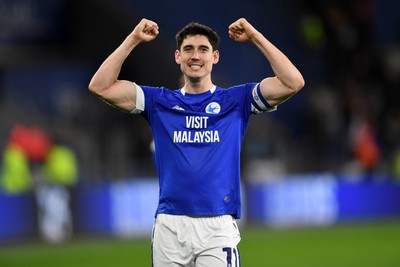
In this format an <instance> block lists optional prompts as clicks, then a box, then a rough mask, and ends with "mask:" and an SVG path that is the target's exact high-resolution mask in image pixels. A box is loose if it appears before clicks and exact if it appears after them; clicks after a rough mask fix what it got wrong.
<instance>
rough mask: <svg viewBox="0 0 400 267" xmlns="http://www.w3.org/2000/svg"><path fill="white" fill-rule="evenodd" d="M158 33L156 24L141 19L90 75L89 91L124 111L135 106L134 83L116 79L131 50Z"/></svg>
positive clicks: (129, 110)
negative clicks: (92, 74)
mask: <svg viewBox="0 0 400 267" xmlns="http://www.w3.org/2000/svg"><path fill="white" fill-rule="evenodd" d="M157 35H158V25H157V24H156V23H155V22H153V21H151V20H148V19H142V20H141V21H140V22H139V24H138V25H137V26H136V27H135V29H134V30H133V31H132V32H131V33H130V34H129V35H128V36H127V37H126V38H125V40H124V41H123V42H122V44H121V45H120V46H119V47H118V48H117V49H116V50H115V51H114V52H113V53H112V54H111V55H110V56H108V58H107V59H106V60H105V61H104V62H103V63H102V64H101V66H100V67H99V69H98V70H97V72H96V73H95V74H94V76H93V77H92V80H91V81H90V84H89V91H90V92H92V93H93V94H94V95H96V96H97V97H99V98H101V99H102V100H104V101H106V102H107V103H109V104H111V105H112V106H114V107H116V108H118V109H120V110H122V111H126V112H131V111H133V110H134V109H135V108H136V87H135V85H134V83H132V82H130V81H126V80H118V76H119V73H120V71H121V67H122V64H123V63H124V61H125V60H126V58H127V57H128V55H129V54H130V53H131V52H132V50H133V49H134V48H135V47H136V46H137V45H139V44H140V43H142V42H149V41H152V40H153V39H154V38H156V37H157Z"/></svg>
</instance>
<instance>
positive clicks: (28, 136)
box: [0, 0, 400, 267]
mask: <svg viewBox="0 0 400 267" xmlns="http://www.w3.org/2000/svg"><path fill="white" fill-rule="evenodd" d="M399 10H400V2H399V1H397V0H382V1H378V0H350V1H329V0H326V1H323V0H298V1H289V0H279V1H278V0H271V1H265V0H248V1H239V0H229V1H228V0H221V1H207V0H205V1H201V2H196V3H194V2H193V3H192V2H183V1H177V0H170V1H158V0H157V1H156V0H148V1H136V0H130V1H127V0H115V1H106V0H97V1H96V0H85V1H78V0H69V1H68V0H52V1H50V0H35V1H34V0H0V148H1V154H0V155H1V164H0V175H1V176H0V266H5V267H6V266H7V267H8V266H28V265H29V263H30V265H29V266H53V265H54V262H57V266H80V265H79V264H78V263H77V262H79V263H81V264H82V266H86V267H88V266H95V265H96V266H128V265H129V266H132V264H133V266H149V264H150V258H149V253H150V243H149V237H150V232H151V226H152V220H153V215H154V212H155V206H156V204H157V194H158V187H157V179H156V173H155V170H154V167H153V162H152V152H151V142H152V139H151V134H150V130H149V129H148V127H147V125H146V122H145V121H144V120H143V119H142V118H140V117H135V118H131V117H130V116H129V115H127V114H123V113H121V112H119V111H117V110H114V109H112V108H110V107H108V106H107V105H104V103H102V102H101V101H99V100H98V99H96V98H95V97H93V96H92V95H90V93H89V92H88V90H87V85H88V83H89V81H90V78H91V76H92V75H93V73H94V72H95V71H96V69H97V67H98V66H99V64H101V62H102V61H103V60H104V59H105V58H106V57H107V56H108V55H109V54H110V53H111V52H112V51H113V50H114V49H115V48H116V47H117V46H118V45H119V44H120V43H121V42H122V40H123V39H124V38H125V36H126V35H127V34H129V32H130V31H131V30H132V29H133V27H134V26H135V25H136V24H137V23H138V22H139V20H140V19H141V18H142V17H146V18H149V19H152V20H154V21H156V22H157V23H158V24H159V26H160V35H159V37H158V38H157V39H156V40H155V41H153V42H151V43H147V44H146V45H142V46H139V47H138V48H137V51H136V50H135V52H134V53H133V55H131V56H130V57H129V58H128V60H127V61H126V64H125V65H124V68H123V71H122V73H121V78H123V79H129V80H133V81H136V82H137V83H139V84H148V85H154V86H161V85H164V86H167V87H170V88H178V87H179V82H180V81H179V79H180V72H179V68H178V67H177V65H176V64H175V62H174V60H173V53H174V50H175V39H174V36H175V33H176V32H177V31H178V30H179V29H180V28H182V27H183V26H184V25H186V24H187V23H188V22H189V21H198V22H200V23H204V24H207V25H210V26H211V27H212V28H214V29H215V30H217V32H218V33H219V34H220V36H221V41H222V42H221V46H220V51H221V60H220V62H219V63H218V65H216V66H215V69H214V76H213V78H214V80H215V82H216V83H217V84H218V85H220V86H230V85H233V84H238V83H243V82H247V81H259V80H260V79H261V78H263V77H265V76H266V75H272V72H271V70H270V68H269V66H268V64H267V63H266V62H265V60H264V59H263V57H262V56H261V55H260V54H259V52H258V51H257V50H256V49H255V48H254V47H252V46H251V45H249V44H237V43H235V42H232V41H231V40H229V38H228V37H227V27H228V25H229V24H230V23H232V22H233V21H234V20H236V19H237V18H239V17H246V18H247V19H248V20H249V21H250V22H251V23H253V24H254V26H255V27H256V28H257V29H259V30H260V31H261V32H263V33H264V34H265V35H266V37H267V38H269V39H270V40H271V41H272V42H273V43H275V44H276V45H277V46H278V47H279V48H280V49H281V50H282V51H283V52H285V53H286V54H287V55H288V57H289V58H290V59H291V60H292V61H293V62H294V63H295V65H296V66H298V67H299V69H300V70H301V72H302V73H303V75H304V77H305V80H306V86H305V88H304V89H303V90H302V91H301V92H300V93H299V94H298V95H296V96H295V97H294V98H293V99H290V100H289V101H287V102H286V103H284V104H283V105H281V106H280V107H279V109H278V111H277V112H274V113H270V114H263V115H259V116H255V117H253V118H252V120H251V123H250V126H249V129H248V132H247V136H246V139H245V141H244V145H243V151H242V157H243V166H242V170H243V175H242V177H243V188H244V190H243V199H244V204H245V205H244V218H243V219H242V220H241V222H240V223H241V224H242V227H243V232H244V234H243V236H244V239H243V242H242V244H243V245H242V256H243V264H246V266H283V267H290V266H296V267H300V266H321V265H324V266H386V267H387V266H399V264H400V253H399V250H398V248H399V245H400V219H399V218H400V141H399V140H400V139H399V137H400V105H399V104H398V102H399V101H398V99H399V96H400V13H399ZM249 66H251V67H249ZM54 244H58V246H54ZM396 246H397V251H396ZM82 250H83V251H87V252H88V253H87V254H85V255H82V252H81V251H82ZM107 251H108V252H107ZM328 251H329V253H328ZM99 255H103V256H102V257H100V256H99ZM260 255H262V256H263V257H264V256H265V257H266V259H265V260H264V259H263V257H261V256H260ZM139 258H141V259H144V260H143V263H142V262H141V260H139ZM67 259H76V261H73V260H72V261H69V260H67ZM60 260H61V263H60V262H59V261H60ZM363 260H364V261H363ZM130 263H132V264H130ZM135 263H136V265H135ZM35 264H36V265H35Z"/></svg>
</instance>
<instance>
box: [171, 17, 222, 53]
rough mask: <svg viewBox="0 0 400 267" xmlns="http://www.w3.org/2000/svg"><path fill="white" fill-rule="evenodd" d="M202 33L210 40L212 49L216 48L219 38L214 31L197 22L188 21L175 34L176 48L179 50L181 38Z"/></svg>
mask: <svg viewBox="0 0 400 267" xmlns="http://www.w3.org/2000/svg"><path fill="white" fill-rule="evenodd" d="M195 35H204V36H205V37H207V39H208V41H209V42H210V44H211V46H212V48H213V50H217V49H218V46H219V42H220V38H219V36H218V34H217V32H216V31H214V30H213V29H211V28H210V27H208V26H205V25H203V24H200V23H198V22H190V23H189V24H187V25H186V26H185V27H183V28H182V30H180V31H179V32H178V33H177V34H176V36H175V39H176V48H177V49H178V50H180V48H181V45H182V43H183V40H185V38H186V37H188V36H195Z"/></svg>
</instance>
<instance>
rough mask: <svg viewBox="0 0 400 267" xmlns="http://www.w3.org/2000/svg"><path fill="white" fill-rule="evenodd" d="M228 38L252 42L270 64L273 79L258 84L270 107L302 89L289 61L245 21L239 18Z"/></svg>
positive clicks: (294, 69) (230, 27)
mask: <svg viewBox="0 0 400 267" xmlns="http://www.w3.org/2000/svg"><path fill="white" fill-rule="evenodd" d="M228 33H229V37H230V38H232V39H233V40H235V41H237V42H247V41H250V42H252V43H253V44H254V45H255V46H256V47H257V48H258V49H259V50H260V51H261V53H262V54H263V55H264V56H265V57H266V59H267V60H268V62H269V63H270V65H271V67H272V70H273V71H274V73H275V75H276V76H275V77H267V78H265V79H263V80H262V81H261V83H260V90H261V94H262V95H263V97H264V98H265V100H267V102H268V104H270V105H271V106H276V105H278V104H280V103H282V102H283V101H285V100H287V99H288V98H289V97H291V96H292V95H294V94H295V93H297V92H298V91H299V90H300V89H301V88H303V87H304V79H303V76H302V75H301V73H300V72H299V70H298V69H297V68H296V67H295V66H294V65H293V64H292V62H290V60H289V59H288V58H287V57H286V56H285V55H284V54H283V53H282V52H281V51H280V50H279V49H278V48H276V47H275V46H274V45H273V44H272V43H271V42H270V41H268V40H267V39H266V38H265V37H264V35H262V34H261V33H260V32H259V31H257V30H256V29H255V28H254V27H253V26H252V25H251V24H250V23H249V22H248V21H247V20H246V19H244V18H241V19H238V20H237V21H235V22H234V23H232V24H231V25H230V26H229V32H228Z"/></svg>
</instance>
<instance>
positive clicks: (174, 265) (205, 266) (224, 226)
mask: <svg viewBox="0 0 400 267" xmlns="http://www.w3.org/2000/svg"><path fill="white" fill-rule="evenodd" d="M240 239H241V238H240V232H239V229H238V227H237V224H236V220H235V219H234V218H233V217H232V216H230V215H223V216H215V217H189V216H182V215H168V214H158V216H157V218H156V219H155V220H154V226H153V237H152V259H153V267H178V266H179V267H210V266H212V267H239V266H240V257H239V250H238V249H237V245H238V244H239V242H240Z"/></svg>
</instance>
